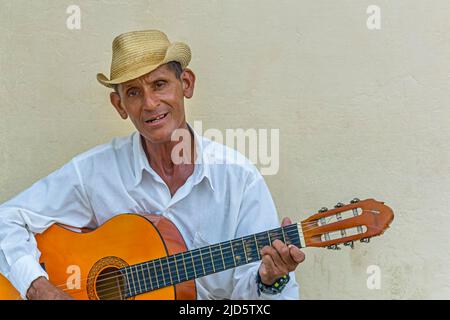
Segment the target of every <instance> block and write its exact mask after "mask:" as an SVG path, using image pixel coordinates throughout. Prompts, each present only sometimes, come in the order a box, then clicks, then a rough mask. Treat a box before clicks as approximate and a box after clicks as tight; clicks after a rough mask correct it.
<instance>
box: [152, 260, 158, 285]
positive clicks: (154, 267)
mask: <svg viewBox="0 0 450 320" xmlns="http://www.w3.org/2000/svg"><path fill="white" fill-rule="evenodd" d="M152 262H153V270H154V271H155V278H156V287H157V288H159V279H158V272H156V265H155V261H152Z"/></svg>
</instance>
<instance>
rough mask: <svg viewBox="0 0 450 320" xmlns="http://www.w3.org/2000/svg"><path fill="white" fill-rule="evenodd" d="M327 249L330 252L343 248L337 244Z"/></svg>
mask: <svg viewBox="0 0 450 320" xmlns="http://www.w3.org/2000/svg"><path fill="white" fill-rule="evenodd" d="M327 249H330V250H341V248H339V247H338V245H336V244H333V245H331V246H328V247H327Z"/></svg>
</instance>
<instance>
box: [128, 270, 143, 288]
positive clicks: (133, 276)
mask: <svg viewBox="0 0 450 320" xmlns="http://www.w3.org/2000/svg"><path fill="white" fill-rule="evenodd" d="M130 267H131V279H132V280H133V282H134V283H136V280H135V276H137V274H136V272H135V271H134V269H133V268H134V266H130ZM137 280H138V283H137V284H138V286H139V291H137V290H136V293H138V292H141V291H142V289H141V283H140V281H139V279H137ZM134 287H135V288H136V284H135V285H134ZM136 289H137V288H136Z"/></svg>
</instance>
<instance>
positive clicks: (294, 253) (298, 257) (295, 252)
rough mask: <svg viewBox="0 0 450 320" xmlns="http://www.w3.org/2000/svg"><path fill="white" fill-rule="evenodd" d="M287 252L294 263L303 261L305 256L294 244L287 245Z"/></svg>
mask: <svg viewBox="0 0 450 320" xmlns="http://www.w3.org/2000/svg"><path fill="white" fill-rule="evenodd" d="M289 253H290V256H291V258H292V259H293V260H294V261H295V263H296V264H299V263H302V262H303V261H305V258H306V256H305V253H304V252H303V251H302V250H300V249H299V248H297V247H296V246H294V245H293V244H291V245H289Z"/></svg>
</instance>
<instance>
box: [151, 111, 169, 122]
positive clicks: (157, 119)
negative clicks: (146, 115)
mask: <svg viewBox="0 0 450 320" xmlns="http://www.w3.org/2000/svg"><path fill="white" fill-rule="evenodd" d="M168 114H169V113H168V112H167V113H162V114H160V115H157V116H156V117H153V118H150V119H148V120H145V122H146V123H157V122H159V121H161V120H162V119H164V118H165V117H166V116H167V115H168Z"/></svg>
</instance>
